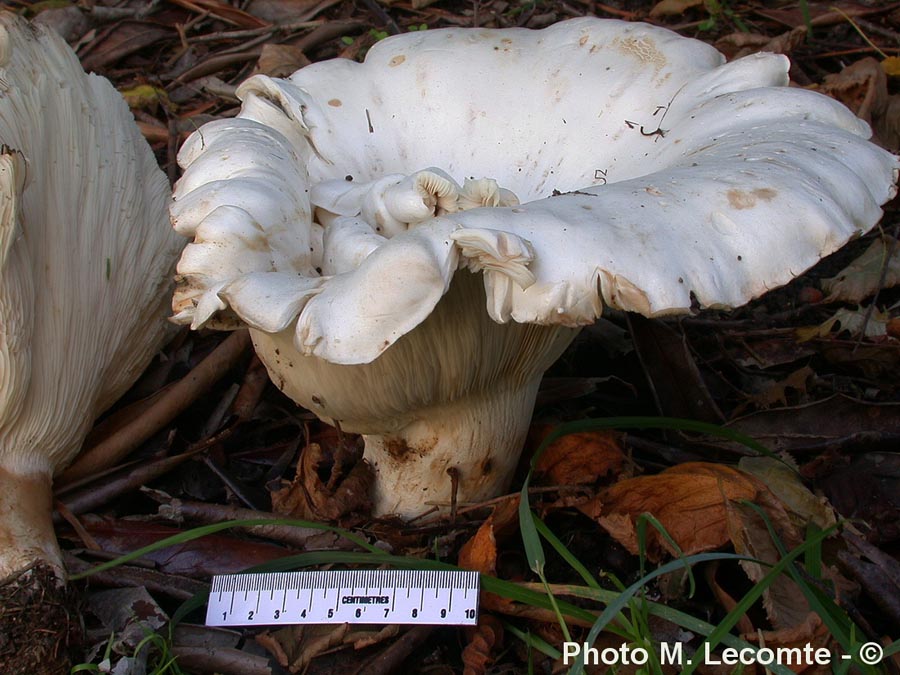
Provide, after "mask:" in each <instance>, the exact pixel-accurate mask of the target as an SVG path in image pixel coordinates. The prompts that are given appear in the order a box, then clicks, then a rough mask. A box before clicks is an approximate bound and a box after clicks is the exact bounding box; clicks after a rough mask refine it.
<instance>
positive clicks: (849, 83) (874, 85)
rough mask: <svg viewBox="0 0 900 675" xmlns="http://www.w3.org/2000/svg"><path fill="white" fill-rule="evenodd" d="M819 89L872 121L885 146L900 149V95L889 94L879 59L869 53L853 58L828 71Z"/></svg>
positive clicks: (870, 122) (878, 137)
mask: <svg viewBox="0 0 900 675" xmlns="http://www.w3.org/2000/svg"><path fill="white" fill-rule="evenodd" d="M819 91H821V92H822V93H825V94H828V95H829V96H831V97H833V98H836V99H837V100H838V101H840V102H841V103H843V104H844V105H846V106H847V107H848V108H850V109H851V110H852V111H853V112H855V113H856V114H857V115H858V116H859V117H861V118H862V119H864V120H865V121H866V122H868V123H869V124H871V125H872V128H873V129H874V131H875V138H874V140H876V141H877V142H879V143H881V145H883V146H884V147H886V148H887V149H888V150H892V151H897V150H898V149H900V120H898V112H900V97H898V96H890V95H889V94H888V86H887V73H886V72H885V68H884V67H883V66H882V64H881V63H879V62H878V61H876V60H875V59H873V58H872V57H868V58H865V59H861V60H859V61H856V62H855V63H852V64H851V65H849V66H847V67H846V68H844V69H843V70H842V71H841V72H840V73H834V74H832V75H827V76H826V77H825V82H824V83H823V84H822V86H821V87H820V88H819Z"/></svg>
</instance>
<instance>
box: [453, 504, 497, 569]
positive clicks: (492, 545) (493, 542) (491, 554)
mask: <svg viewBox="0 0 900 675" xmlns="http://www.w3.org/2000/svg"><path fill="white" fill-rule="evenodd" d="M458 562H459V566H460V567H462V568H463V569H467V570H474V571H476V572H481V573H482V574H491V575H493V574H496V572H497V539H496V537H495V536H494V514H491V515H490V516H488V519H487V520H485V521H484V522H483V523H482V524H481V527H479V528H478V531H477V532H476V533H475V534H474V535H473V536H472V538H471V539H469V541H467V542H466V543H465V544H463V546H462V548H461V549H460V550H459V561H458Z"/></svg>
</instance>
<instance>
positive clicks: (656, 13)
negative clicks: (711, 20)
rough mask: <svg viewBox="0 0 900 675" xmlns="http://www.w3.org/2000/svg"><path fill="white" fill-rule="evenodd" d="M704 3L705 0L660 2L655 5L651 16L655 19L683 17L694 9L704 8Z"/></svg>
mask: <svg viewBox="0 0 900 675" xmlns="http://www.w3.org/2000/svg"><path fill="white" fill-rule="evenodd" d="M703 3H704V0H660V2H657V3H656V4H655V5H653V9H651V10H650V16H651V17H652V18H654V19H658V18H659V17H661V16H681V15H682V14H684V13H685V12H686V11H687V10H689V9H691V8H693V7H702V6H703Z"/></svg>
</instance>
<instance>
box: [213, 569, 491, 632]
mask: <svg viewBox="0 0 900 675" xmlns="http://www.w3.org/2000/svg"><path fill="white" fill-rule="evenodd" d="M479 585H480V582H479V577H478V573H477V572H466V571H461V570H446V571H444V570H441V571H432V570H330V571H324V572H322V571H319V572H306V571H304V572H278V573H271V574H223V575H218V576H215V577H213V580H212V587H211V589H210V593H209V605H208V606H207V610H206V624H207V625H208V626H268V625H278V624H302V623H374V624H387V623H397V624H446V625H474V624H475V623H477V622H478V591H479Z"/></svg>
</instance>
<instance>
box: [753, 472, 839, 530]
mask: <svg viewBox="0 0 900 675" xmlns="http://www.w3.org/2000/svg"><path fill="white" fill-rule="evenodd" d="M738 468H740V470H741V471H746V472H747V473H749V474H753V475H754V476H756V477H757V478H759V479H760V480H761V481H762V482H763V483H765V484H766V487H768V488H769V490H770V491H771V492H772V494H773V495H775V497H777V498H778V500H779V501H780V502H781V503H782V504H783V505H784V507H785V509H787V512H788V516H789V517H790V518H791V521H792V522H793V523H794V525H796V526H798V527H800V526H801V525H802V526H805V525H806V524H807V523H815V524H816V525H817V526H818V527H819V528H821V529H823V530H825V529H827V528H829V527H831V526H832V525H834V524H835V523H836V522H837V519H836V518H835V515H834V509H832V508H831V505H830V504H829V503H828V500H827V499H825V498H824V497H818V496H816V495H815V494H813V493H812V492H811V491H810V489H809V488H808V487H806V486H805V485H804V484H803V481H802V480H800V475H799V474H798V473H797V472H796V471H794V470H792V469H791V467H790V466H788V465H787V464H785V463H784V462H779V461H778V460H777V459H773V458H772V457H744V458H742V459H741V461H740V462H738Z"/></svg>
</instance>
